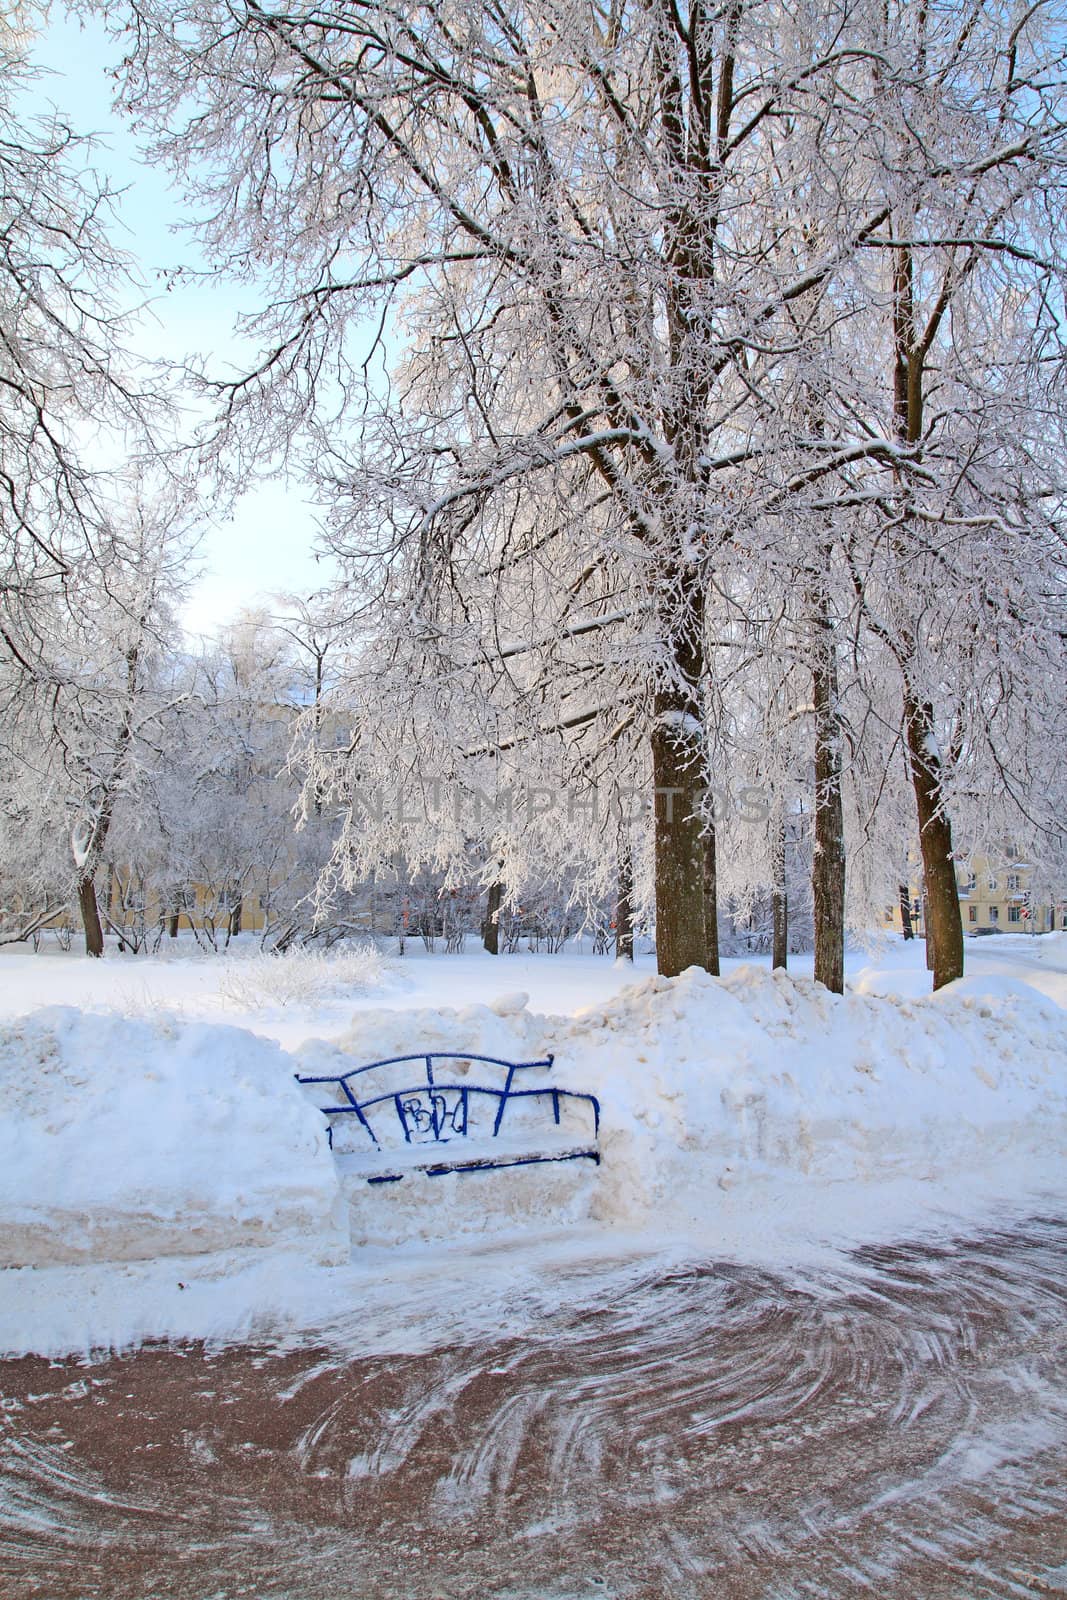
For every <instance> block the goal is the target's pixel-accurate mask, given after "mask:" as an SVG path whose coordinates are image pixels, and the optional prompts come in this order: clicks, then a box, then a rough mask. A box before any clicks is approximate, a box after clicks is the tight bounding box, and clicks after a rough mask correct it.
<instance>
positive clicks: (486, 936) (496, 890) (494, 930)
mask: <svg viewBox="0 0 1067 1600" xmlns="http://www.w3.org/2000/svg"><path fill="white" fill-rule="evenodd" d="M503 898H504V885H503V883H502V881H501V880H500V879H499V878H497V880H496V882H495V883H491V884H490V885H489V894H488V896H487V898H486V902H485V922H484V923H483V925H482V944H483V945H484V946H485V948H486V949H487V950H488V952H489V954H490V955H491V956H497V955H499V954H500V902H501V901H502V900H503Z"/></svg>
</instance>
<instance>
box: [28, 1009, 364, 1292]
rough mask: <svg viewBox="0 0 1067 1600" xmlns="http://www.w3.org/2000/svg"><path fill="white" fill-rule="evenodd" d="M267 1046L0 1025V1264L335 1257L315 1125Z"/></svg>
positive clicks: (79, 1015)
mask: <svg viewBox="0 0 1067 1600" xmlns="http://www.w3.org/2000/svg"><path fill="white" fill-rule="evenodd" d="M292 1070H293V1068H292V1062H291V1060H290V1058H289V1057H288V1056H287V1055H286V1054H285V1052H284V1051H282V1050H281V1049H280V1048H279V1047H278V1046H277V1045H276V1044H273V1043H270V1042H269V1041H267V1040H264V1039H260V1038H256V1037H255V1036H254V1035H252V1034H250V1033H245V1032H243V1031H242V1030H240V1029H238V1028H230V1027H224V1026H216V1025H210V1024H202V1023H201V1024H191V1025H189V1024H183V1023H181V1022H179V1021H177V1020H175V1019H170V1020H169V1021H168V1020H161V1021H159V1022H149V1021H144V1020H133V1019H130V1018H127V1017H108V1016H95V1015H91V1014H87V1013H84V1012H80V1011H77V1010H74V1009H72V1008H68V1007H54V1008H52V1009H49V1010H45V1011H38V1012H35V1013H34V1014H33V1015H31V1016H29V1017H26V1018H24V1019H22V1020H20V1021H16V1022H12V1023H7V1024H4V1025H3V1026H0V1222H2V1226H0V1265H3V1266H18V1265H43V1264H46V1263H55V1262H80V1261H101V1260H110V1261H122V1260H124V1261H129V1260H137V1259H144V1258H148V1257H153V1256H161V1255H173V1254H176V1253H180V1254H185V1255H188V1254H190V1253H195V1252H197V1251H216V1250H225V1249H230V1248H232V1247H234V1246H242V1245H277V1244H282V1245H288V1246H289V1247H290V1248H291V1247H293V1246H294V1245H296V1246H298V1247H299V1248H301V1249H302V1250H304V1251H305V1252H307V1253H308V1254H309V1255H311V1256H313V1257H314V1258H316V1259H319V1260H326V1259H338V1258H339V1256H340V1255H343V1254H346V1253H347V1241H346V1240H345V1239H344V1236H343V1232H342V1230H341V1228H340V1226H339V1212H340V1207H339V1206H338V1203H337V1202H338V1187H337V1179H336V1175H335V1173H334V1170H333V1164H332V1162H331V1161H330V1159H329V1155H328V1152H327V1149H326V1140H325V1137H324V1132H323V1128H322V1119H321V1118H320V1117H318V1116H317V1115H316V1114H315V1112H314V1110H313V1109H312V1108H311V1107H310V1106H308V1104H307V1102H306V1100H305V1098H304V1097H303V1095H302V1094H301V1093H300V1090H299V1089H298V1088H297V1086H296V1084H295V1083H294V1081H293V1077H292Z"/></svg>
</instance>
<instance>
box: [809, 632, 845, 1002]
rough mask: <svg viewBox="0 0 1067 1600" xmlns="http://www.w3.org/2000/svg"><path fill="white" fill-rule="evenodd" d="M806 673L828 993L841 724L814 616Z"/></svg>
mask: <svg viewBox="0 0 1067 1600" xmlns="http://www.w3.org/2000/svg"><path fill="white" fill-rule="evenodd" d="M819 621H820V624H821V632H822V637H821V638H820V639H819V640H818V641H817V644H816V660H815V669H814V671H813V673H812V700H813V703H814V706H815V857H814V861H813V864H812V894H813V899H814V902H815V981H816V983H823V984H825V985H826V987H827V988H828V989H830V990H831V991H832V992H833V993H834V994H843V993H844V988H845V829H844V816H843V811H842V805H841V725H840V717H839V714H838V708H837V693H838V690H837V662H836V659H835V655H834V645H833V639H832V636H831V631H830V623H829V620H828V619H827V618H826V616H825V614H824V615H823V616H822V617H821V618H820V619H819Z"/></svg>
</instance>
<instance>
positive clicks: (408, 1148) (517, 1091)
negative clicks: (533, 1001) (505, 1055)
mask: <svg viewBox="0 0 1067 1600" xmlns="http://www.w3.org/2000/svg"><path fill="white" fill-rule="evenodd" d="M552 1060H553V1058H552V1056H550V1055H549V1056H546V1057H545V1059H544V1060H542V1061H500V1060H498V1059H496V1058H495V1057H493V1056H479V1055H470V1054H462V1053H460V1052H458V1051H441V1050H432V1051H427V1052H425V1053H420V1054H418V1055H410V1056H392V1057H390V1058H389V1059H387V1060H385V1061H370V1062H368V1063H367V1064H366V1065H365V1066H360V1067H353V1068H352V1070H351V1071H350V1072H343V1073H329V1074H327V1075H325V1076H321V1077H320V1076H316V1075H312V1074H301V1073H297V1075H296V1077H297V1082H298V1083H301V1084H304V1085H305V1086H315V1087H320V1088H321V1089H322V1090H323V1091H324V1092H323V1093H322V1094H320V1095H319V1096H318V1097H317V1098H318V1100H319V1110H320V1111H322V1112H323V1113H324V1115H325V1117H326V1119H327V1123H328V1130H329V1131H328V1138H329V1144H330V1149H331V1150H332V1151H333V1152H334V1156H335V1158H336V1160H337V1164H338V1166H339V1168H340V1169H341V1170H342V1171H343V1172H347V1173H351V1174H353V1175H356V1176H362V1177H365V1178H366V1181H367V1182H368V1183H397V1182H399V1181H400V1180H401V1179H402V1178H403V1177H404V1176H405V1174H406V1173H410V1172H422V1173H426V1174H428V1175H429V1176H430V1177H438V1176H439V1175H441V1174H442V1173H446V1172H477V1171H483V1170H485V1169H487V1168H493V1167H519V1166H530V1165H533V1164H535V1163H537V1162H542V1161H593V1162H595V1163H597V1164H599V1162H600V1151H599V1148H598V1145H597V1138H598V1134H599V1131H600V1102H599V1101H598V1100H597V1098H596V1096H595V1095H592V1094H583V1093H580V1092H579V1091H577V1090H574V1089H557V1088H556V1087H555V1086H554V1085H552V1084H547V1083H542V1084H538V1085H537V1086H536V1087H529V1088H527V1087H525V1083H526V1082H528V1081H529V1080H528V1078H527V1074H532V1073H534V1072H536V1071H537V1070H540V1071H542V1072H546V1073H547V1072H548V1071H549V1070H550V1068H551V1066H552ZM517 1081H522V1082H523V1084H524V1086H523V1087H517V1086H516V1085H517ZM324 1099H325V1100H326V1101H327V1103H326V1104H322V1103H321V1102H322V1101H323V1100H324Z"/></svg>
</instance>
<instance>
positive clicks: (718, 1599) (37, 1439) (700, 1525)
mask: <svg viewBox="0 0 1067 1600" xmlns="http://www.w3.org/2000/svg"><path fill="white" fill-rule="evenodd" d="M1065 1251H1067V1225H1065V1224H1064V1223H1063V1222H1061V1221H1058V1220H1053V1219H1046V1218H1035V1219H1033V1220H1032V1221H1030V1222H1029V1223H1027V1224H1026V1225H1025V1226H1022V1227H1018V1228H1014V1229H1013V1230H1012V1231H1010V1232H1005V1233H1002V1234H995V1235H986V1236H984V1237H981V1238H973V1239H963V1240H955V1241H953V1242H951V1243H950V1244H946V1245H945V1247H944V1248H941V1249H936V1250H934V1249H931V1248H929V1246H923V1247H919V1246H915V1247H909V1246H907V1245H901V1246H898V1247H895V1248H887V1249H879V1250H871V1251H869V1252H860V1253H858V1254H857V1255H856V1256H854V1257H852V1258H851V1259H850V1260H849V1261H847V1262H845V1263H843V1265H842V1268H841V1270H840V1271H838V1272H835V1273H832V1274H830V1273H828V1274H824V1275H822V1276H820V1277H817V1278H812V1277H810V1276H805V1277H801V1276H799V1275H798V1276H796V1277H789V1276H782V1275H774V1274H771V1273H768V1272H766V1271H762V1270H745V1269H743V1268H740V1267H738V1266H736V1265H723V1264H715V1263H708V1264H707V1265H706V1266H705V1267H701V1268H697V1269H692V1270H686V1271H685V1272H677V1271H675V1272H672V1273H667V1272H664V1271H660V1272H659V1273H657V1272H654V1271H651V1270H650V1272H649V1274H648V1276H647V1278H646V1279H644V1280H643V1281H642V1282H640V1283H639V1284H638V1285H637V1286H636V1287H632V1288H631V1289H630V1291H629V1292H628V1293H627V1294H626V1295H624V1296H622V1297H616V1298H615V1299H611V1298H608V1297H603V1298H600V1299H597V1298H595V1297H593V1298H590V1299H588V1300H587V1301H586V1303H584V1304H583V1305H581V1306H571V1307H569V1308H567V1309H566V1310H564V1311H562V1312H560V1313H559V1314H557V1315H552V1316H550V1317H545V1316H533V1317H532V1318H531V1319H529V1325H523V1326H522V1328H521V1330H520V1329H517V1330H516V1332H515V1334H514V1335H513V1336H511V1337H505V1338H494V1339H493V1340H492V1341H489V1342H484V1343H480V1344H479V1343H465V1344H463V1345H462V1346H458V1347H455V1348H448V1349H437V1350H434V1351H432V1352H431V1353H430V1354H427V1355H418V1356H414V1355H394V1356H381V1355H376V1356H374V1357H373V1358H368V1359H362V1360H358V1359H357V1360H353V1359H351V1357H350V1356H349V1355H342V1354H339V1353H338V1352H337V1351H335V1350H332V1349H331V1348H330V1347H329V1346H328V1345H327V1344H325V1343H323V1342H319V1343H317V1344H315V1345H314V1346H312V1345H309V1346H307V1347H301V1348H298V1349H296V1350H293V1349H288V1350H285V1351H279V1350H272V1349H270V1348H266V1347H258V1348H247V1347H242V1348H238V1349H229V1350H225V1351H221V1352H220V1351H216V1352H211V1351H205V1350H204V1349H202V1348H200V1347H198V1346H183V1347H155V1348H149V1349H145V1350H142V1351H140V1352H139V1353H137V1354H136V1355H131V1356H129V1357H124V1358H121V1359H112V1360H109V1361H106V1362H102V1363H100V1364H97V1365H93V1366H81V1365H78V1364H77V1363H73V1362H72V1363H61V1364H53V1363H49V1362H46V1361H41V1360H36V1359H34V1360H22V1361H12V1362H8V1363H6V1364H4V1365H3V1366H0V1373H2V1380H0V1388H2V1392H3V1395H4V1397H5V1398H4V1412H3V1417H4V1429H3V1434H2V1449H0V1532H2V1538H3V1545H2V1557H0V1594H2V1596H3V1600H29V1597H40V1600H90V1597H92V1600H157V1597H158V1600H236V1597H238V1596H250V1597H255V1600H391V1597H396V1600H488V1597H490V1596H492V1597H497V1600H590V1597H593V1596H612V1597H616V1600H664V1597H675V1596H678V1597H683V1600H690V1597H693V1600H704V1597H708V1600H734V1597H736V1600H756V1597H767V1600H770V1597H773V1600H794V1597H796V1600H800V1597H802V1596H803V1597H812V1596H832V1597H851V1596H865V1595H877V1596H879V1597H880V1600H896V1597H900V1600H904V1597H907V1600H940V1597H949V1596H952V1597H958V1600H979V1597H982V1596H1009V1595H1013V1596H1014V1595H1018V1596H1034V1595H1049V1594H1067V1254H1065ZM1057 1569H1059V1570H1057Z"/></svg>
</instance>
